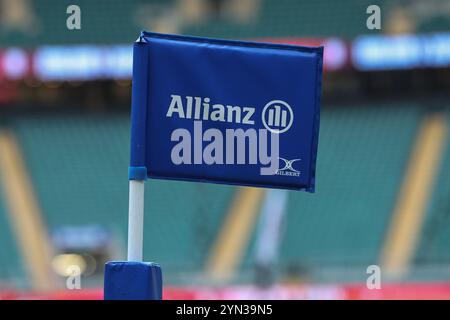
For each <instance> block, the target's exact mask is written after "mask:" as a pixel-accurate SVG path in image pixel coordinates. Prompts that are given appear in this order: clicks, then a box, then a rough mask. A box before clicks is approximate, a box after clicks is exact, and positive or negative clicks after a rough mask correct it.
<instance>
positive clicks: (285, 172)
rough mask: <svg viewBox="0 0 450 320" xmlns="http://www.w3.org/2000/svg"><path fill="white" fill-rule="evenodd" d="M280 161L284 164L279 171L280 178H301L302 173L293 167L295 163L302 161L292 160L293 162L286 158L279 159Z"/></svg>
mask: <svg viewBox="0 0 450 320" xmlns="http://www.w3.org/2000/svg"><path fill="white" fill-rule="evenodd" d="M278 159H279V160H281V162H283V163H284V165H283V166H280V168H279V169H278V171H277V173H276V174H277V175H279V176H291V177H299V176H300V171H298V170H297V169H295V168H294V167H293V165H294V163H295V162H297V161H300V160H301V159H292V160H288V159H285V158H281V157H278Z"/></svg>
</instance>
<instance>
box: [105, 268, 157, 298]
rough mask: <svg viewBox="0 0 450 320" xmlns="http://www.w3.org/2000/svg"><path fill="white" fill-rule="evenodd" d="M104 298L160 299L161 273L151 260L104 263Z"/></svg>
mask: <svg viewBox="0 0 450 320" xmlns="http://www.w3.org/2000/svg"><path fill="white" fill-rule="evenodd" d="M104 299H105V300H161V299H162V273H161V268H160V266H159V265H158V264H156V263H153V262H130V261H110V262H107V263H106V264H105V283H104Z"/></svg>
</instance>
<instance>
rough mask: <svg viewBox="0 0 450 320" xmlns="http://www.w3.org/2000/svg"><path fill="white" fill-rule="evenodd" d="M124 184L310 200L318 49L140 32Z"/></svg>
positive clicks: (318, 84) (319, 77)
mask: <svg viewBox="0 0 450 320" xmlns="http://www.w3.org/2000/svg"><path fill="white" fill-rule="evenodd" d="M133 54H134V56H133V96H132V129H131V163H130V171H129V177H130V179H137V180H142V179H144V178H146V177H149V178H159V179H174V180H190V181H203V182H213V183H224V184H234V185H247V186H255V187H268V188H284V189H295V190H306V191H310V192H314V184H315V166H316V154H317V144H318V135H319V116H320V108H319V105H320V95H321V82H322V54H323V48H322V47H318V48H311V47H299V46H291V45H279V44H269V43H255V42H244V41H230V40H217V39H208V38H198V37H189V36H178V35H165V34H157V33H150V32H143V33H142V34H141V36H140V37H139V39H138V40H137V42H136V43H135V44H134V53H133Z"/></svg>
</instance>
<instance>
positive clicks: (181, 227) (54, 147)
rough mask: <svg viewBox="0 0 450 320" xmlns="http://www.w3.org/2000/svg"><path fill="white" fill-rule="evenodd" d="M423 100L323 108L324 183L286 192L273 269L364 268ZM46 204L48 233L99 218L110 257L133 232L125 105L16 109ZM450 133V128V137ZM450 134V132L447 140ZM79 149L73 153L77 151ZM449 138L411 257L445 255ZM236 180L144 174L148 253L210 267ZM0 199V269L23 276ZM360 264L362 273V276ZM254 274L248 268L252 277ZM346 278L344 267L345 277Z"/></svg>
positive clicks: (180, 271) (189, 269)
mask: <svg viewBox="0 0 450 320" xmlns="http://www.w3.org/2000/svg"><path fill="white" fill-rule="evenodd" d="M424 118H425V117H424V114H423V111H422V109H421V108H418V107H414V106H411V105H409V106H407V107H403V106H398V105H396V106H392V105H380V106H372V107H367V106H364V107H362V106H361V108H356V107H352V108H343V107H340V108H334V109H326V110H324V111H323V112H322V122H321V133H320V138H319V139H320V147H319V152H318V176H317V194H314V195H310V194H300V193H297V192H292V191H289V192H288V202H287V214H286V217H285V221H284V227H283V229H284V235H283V236H282V239H281V244H280V249H281V250H280V253H279V260H278V263H277V269H278V270H280V271H282V272H283V274H285V275H287V276H293V277H300V278H304V277H306V278H308V279H313V280H319V281H320V280H323V278H321V274H322V275H323V272H322V271H324V270H333V269H336V270H338V269H339V270H342V269H346V270H349V272H350V271H351V270H359V269H361V270H365V268H366V267H367V265H370V264H377V263H379V262H380V257H381V254H382V250H383V245H384V244H385V242H386V237H387V235H388V229H389V227H390V225H391V220H392V217H393V213H394V209H395V206H396V203H397V201H398V198H399V194H400V190H401V189H402V183H403V181H404V177H405V173H406V168H407V167H408V163H409V161H410V158H411V154H412V150H413V149H414V145H415V143H416V140H417V135H418V132H419V128H420V126H421V123H422V121H423V119H424ZM8 128H9V129H10V130H11V131H12V132H13V133H14V135H15V137H16V139H17V141H18V145H19V146H20V149H21V152H22V154H23V157H24V161H25V164H26V167H27V171H28V172H29V176H30V180H31V183H32V186H33V189H34V192H35V195H36V198H37V199H38V204H39V209H40V211H41V214H42V216H43V219H44V222H45V225H46V228H47V231H48V233H49V234H50V235H54V234H55V232H57V231H58V230H60V229H61V228H63V227H68V226H69V227H70V226H71V227H74V226H87V225H97V226H102V227H105V228H106V229H107V230H108V231H109V232H110V233H111V234H112V239H113V240H112V241H111V242H112V243H115V246H116V247H115V249H114V251H113V252H114V253H113V254H112V257H113V258H124V256H125V249H126V248H125V243H126V234H127V214H126V213H127V194H128V189H127V166H128V149H129V118H128V115H109V116H106V115H102V116H98V117H97V116H92V115H91V116H77V115H73V114H72V115H70V116H67V115H64V116H63V115H59V116H26V117H20V118H19V117H16V118H13V119H11V121H9V124H8ZM449 139H450V137H449ZM447 141H448V140H447ZM74 159H76V161H74ZM449 165H450V148H447V149H446V153H445V157H444V159H443V161H442V163H441V164H440V174H439V175H438V180H437V182H436V184H435V185H434V186H433V190H434V193H433V196H432V198H431V202H430V203H431V204H430V206H429V208H428V210H427V213H426V214H427V216H426V223H425V224H424V227H423V229H422V230H423V233H422V240H421V242H420V244H419V246H418V247H417V248H418V249H417V251H415V255H416V258H415V260H414V263H415V264H416V265H418V266H420V265H421V264H423V263H427V264H430V265H439V264H445V263H448V262H449V260H450V258H449V257H450V255H449V254H448V253H447V250H446V248H447V247H448V244H449V241H450V240H449V238H448V227H446V225H447V223H446V222H447V221H448V220H447V218H448V216H447V215H446V213H445V212H446V211H448V204H449V203H448V201H447V200H448V199H447V198H448V192H449V191H448V190H450V185H449V182H448V181H449V180H450V179H449V177H448V172H447V171H446V169H445V168H447V167H448V166H449ZM237 190H238V189H236V188H234V187H229V186H222V185H214V184H201V183H188V182H173V181H158V180H151V181H149V183H148V185H147V188H146V198H145V201H146V216H145V225H144V228H145V244H144V250H145V252H144V256H145V257H146V259H149V260H154V261H157V262H158V263H160V264H161V265H162V266H163V269H164V270H165V280H166V281H167V282H168V283H178V284H179V283H186V281H188V280H189V281H190V282H191V283H192V281H194V280H193V279H195V278H193V277H199V278H198V279H200V278H201V277H200V276H201V275H202V274H203V275H204V272H205V270H206V268H207V264H208V260H209V259H210V255H211V254H212V249H213V248H214V244H215V243H216V240H217V238H218V237H219V234H220V233H221V230H222V228H224V225H225V221H226V219H227V215H228V214H229V212H230V208H231V206H232V202H233V199H234V198H235V195H236V194H237ZM5 199H6V197H5V194H4V193H3V194H2V198H1V201H0V219H1V221H0V222H1V223H0V228H1V230H0V240H1V241H2V250H0V259H1V261H0V262H1V263H0V266H1V268H0V277H1V278H2V279H4V281H2V283H6V282H7V281H8V280H10V279H23V277H24V276H25V270H22V269H21V268H19V266H20V263H19V261H20V259H21V258H20V257H21V255H22V253H21V252H19V251H18V249H17V248H16V246H15V243H14V239H16V238H17V237H14V236H13V235H14V233H13V232H12V230H11V228H12V225H13V224H12V223H11V221H9V220H10V219H9V218H8V214H7V211H6V210H7V209H6V200H5ZM257 217H258V215H256V218H255V219H254V220H252V224H253V227H252V228H250V229H249V233H250V234H249V241H248V243H246V242H244V243H243V244H242V245H243V246H244V248H243V253H244V254H243V257H242V259H241V260H242V261H240V260H238V265H237V269H236V270H234V271H235V272H236V273H238V274H240V275H244V274H249V271H251V270H252V268H253V267H254V265H255V247H256V238H257V234H258V219H257ZM364 274H365V273H364V272H363V273H361V274H360V276H361V275H362V276H364ZM248 279H249V278H248V277H247V280H248ZM346 279H349V280H351V279H352V277H351V276H350V277H349V278H343V277H342V278H341V280H346Z"/></svg>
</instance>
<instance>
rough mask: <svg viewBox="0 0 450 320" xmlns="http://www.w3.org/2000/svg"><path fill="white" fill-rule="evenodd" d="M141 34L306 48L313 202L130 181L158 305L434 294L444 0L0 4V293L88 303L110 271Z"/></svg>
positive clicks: (122, 224) (443, 164) (441, 184)
mask: <svg viewBox="0 0 450 320" xmlns="http://www.w3.org/2000/svg"><path fill="white" fill-rule="evenodd" d="M71 4H77V5H78V6H79V7H80V8H81V30H68V29H67V28H66V19H67V17H68V14H67V13H66V8H67V6H69V5H71ZM372 4H376V5H378V6H380V8H381V21H382V24H381V30H369V29H368V28H367V27H366V19H367V18H368V16H369V15H368V14H367V13H366V8H367V7H368V6H369V5H372ZM142 29H146V30H151V31H156V32H166V33H180V34H190V35H199V36H210V37H222V38H233V39H251V40H259V41H271V42H281V43H294V44H305V45H324V46H325V63H324V69H325V73H324V86H323V99H322V101H323V103H322V105H323V108H322V113H321V114H322V121H321V132H320V139H319V153H318V168H317V172H318V174H317V192H316V193H315V194H307V193H300V192H294V191H287V192H285V191H273V190H262V189H252V188H237V187H231V186H220V185H212V184H199V183H187V182H174V181H149V183H148V184H147V187H146V216H145V244H144V257H145V259H146V260H147V261H155V262H158V263H160V264H161V265H162V268H163V272H164V283H165V291H164V296H165V298H168V299H173V298H188V299H198V298H219V299H221V298H223V299H228V298H255V299H258V298H281V299H284V298H287V299H289V298H290V299H309V298H314V299H362V298H369V299H390V298H424V299H426V298H444V299H449V298H450V131H449V130H448V126H449V120H450V69H449V67H450V2H449V1H448V0H443V1H440V0H428V1H418V0H389V1H387V0H384V1H378V0H367V1H366V0H359V1H357V0H355V1H350V0H341V1H334V0H314V1H312V0H311V1H309V0H308V1H306V0H297V1H295V0H222V1H221V0H167V1H163V0H157V1H144V0H128V1H113V0H108V1H107V0H97V1H87V0H77V1H65V0H40V1H37V0H0V299H1V298H3V299H17V298H44V299H45V298H50V299H54V298H58V299H65V298H67V299H71V298H74V299H75V298H84V299H100V298H102V283H103V278H102V277H103V265H104V262H105V261H107V260H112V259H124V258H125V257H126V252H125V250H126V232H127V209H128V181H127V167H128V155H129V126H130V122H129V112H130V96H131V61H132V60H131V59H132V57H131V43H132V42H133V41H134V40H135V39H136V38H137V36H138V34H139V32H140V30H142ZM192 63H193V64H195V63H196V62H195V61H193V62H192ZM73 265H76V266H78V267H79V268H80V270H81V272H82V276H81V286H82V289H81V290H68V289H67V288H66V280H67V275H68V274H70V272H71V270H72V269H71V268H70V266H73ZM370 265H378V266H380V268H381V277H382V282H381V285H382V287H381V289H380V290H369V289H368V288H367V287H366V280H367V278H368V277H369V276H370V274H368V273H367V268H368V266H370ZM72 271H73V270H72Z"/></svg>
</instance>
